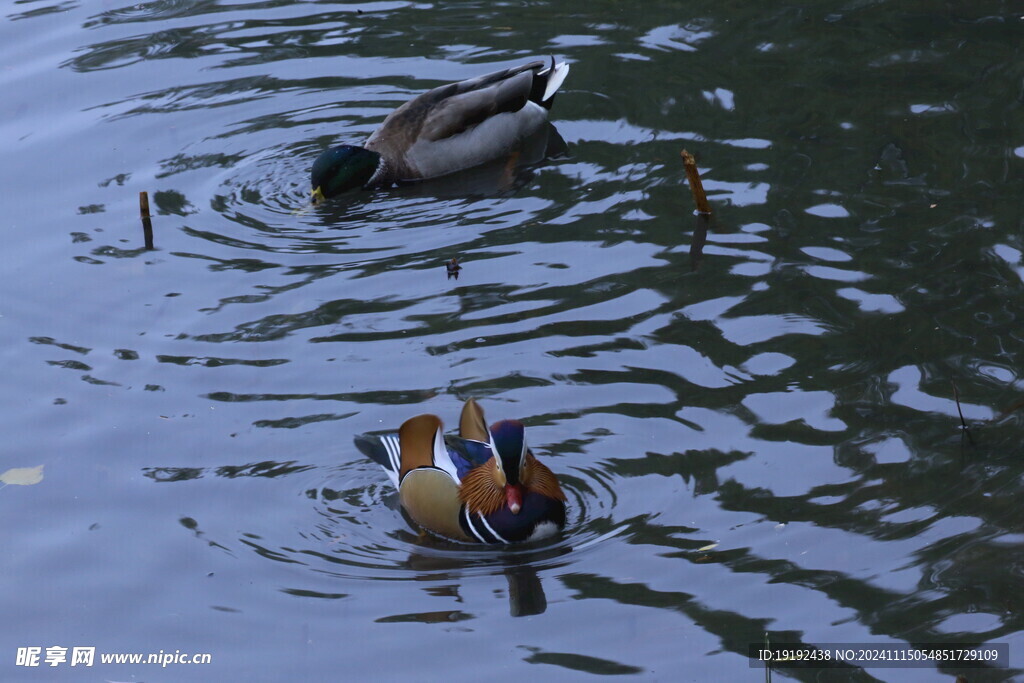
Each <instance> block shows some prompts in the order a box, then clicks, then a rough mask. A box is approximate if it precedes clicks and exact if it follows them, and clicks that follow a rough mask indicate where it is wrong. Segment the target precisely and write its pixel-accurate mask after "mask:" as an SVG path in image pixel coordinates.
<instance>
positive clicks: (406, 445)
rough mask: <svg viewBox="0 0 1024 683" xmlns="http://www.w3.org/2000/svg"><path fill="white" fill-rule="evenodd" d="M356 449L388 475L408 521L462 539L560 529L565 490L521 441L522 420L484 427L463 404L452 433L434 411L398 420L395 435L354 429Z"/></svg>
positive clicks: (501, 539)
mask: <svg viewBox="0 0 1024 683" xmlns="http://www.w3.org/2000/svg"><path fill="white" fill-rule="evenodd" d="M355 443H356V446H357V447H358V448H359V450H361V451H362V452H363V453H365V454H366V455H368V456H369V457H370V458H372V459H373V460H374V461H376V462H377V463H378V464H379V465H380V466H381V467H383V468H384V470H385V471H386V472H387V473H388V476H389V477H390V478H391V481H392V482H393V483H394V484H395V486H396V487H397V488H398V495H399V499H400V500H401V503H402V507H403V508H405V510H406V512H408V513H409V516H410V517H412V519H413V521H415V522H416V523H417V524H419V525H420V526H421V527H423V528H424V529H427V530H429V531H431V532H433V533H435V534H438V535H440V536H443V537H445V538H448V539H452V540H456V541H462V542H465V543H514V542H517V541H534V540H538V539H541V538H545V537H547V536H551V535H553V534H555V533H557V532H558V531H560V530H561V529H562V528H563V527H564V526H565V494H564V493H562V489H561V487H560V486H559V485H558V479H557V478H555V475H554V473H553V472H552V471H551V470H550V469H548V468H547V467H546V466H545V465H544V464H543V463H541V462H540V461H539V460H537V458H536V457H534V455H533V453H532V452H531V451H530V449H529V448H528V447H527V445H526V435H525V430H524V427H523V423H522V422H519V421H518V420H502V421H500V422H496V423H494V424H493V425H491V427H490V428H489V429H488V427H487V425H486V422H485V421H484V413H483V409H481V408H480V406H479V405H478V404H477V402H476V401H475V400H473V399H470V400H468V401H466V404H465V406H463V409H462V417H461V419H460V421H459V436H458V437H455V436H448V437H447V438H446V437H445V436H444V433H443V426H442V424H441V419H440V418H439V417H437V416H436V415H418V416H416V417H413V418H410V419H408V420H406V421H405V422H404V423H403V424H402V426H401V427H400V428H399V430H398V433H397V434H384V435H371V434H362V435H360V436H357V437H356V438H355Z"/></svg>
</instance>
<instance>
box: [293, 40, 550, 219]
mask: <svg viewBox="0 0 1024 683" xmlns="http://www.w3.org/2000/svg"><path fill="white" fill-rule="evenodd" d="M568 73H569V65H568V64H566V63H565V62H560V63H558V64H556V63H555V60H554V58H552V60H551V64H550V65H548V64H546V63H545V62H543V61H535V62H530V63H529V64H523V65H521V66H517V67H512V68H510V69H504V70H502V71H495V72H494V73H490V74H487V75H485V76H479V77H477V78H472V79H469V80H466V81H459V82H458V83H449V84H448V85H442V86H441V87H439V88H434V89H433V90H428V91H427V92H425V93H423V94H422V95H418V96H417V97H415V98H413V99H411V100H409V101H408V102H406V103H405V104H403V105H402V106H400V107H399V108H398V109H396V110H395V111H393V112H391V114H389V115H388V117H387V118H386V119H384V123H382V124H381V125H380V128H378V129H377V130H376V131H374V132H373V134H372V135H370V137H369V138H368V139H367V140H366V142H364V143H363V145H362V146H361V147H357V146H354V145H341V146H338V147H332V148H331V149H329V150H327V151H326V152H324V153H323V154H321V155H320V157H319V158H317V160H316V161H315V162H313V170H312V174H311V181H312V190H313V201H314V202H318V201H322V200H323V199H325V198H328V197H334V196H336V195H339V194H341V193H342V192H345V191H347V190H351V189H355V188H357V187H363V188H374V187H384V186H387V185H391V184H394V183H397V182H400V181H409V180H422V179H425V178H436V177H438V176H443V175H447V174H449V173H454V172H456V171H461V170H464V169H467V168H472V167H474V166H479V165H481V164H484V163H487V162H488V161H494V160H497V159H501V158H503V157H505V156H507V155H509V154H510V153H511V152H512V151H513V150H514V149H515V148H516V145H517V144H518V143H519V142H521V141H522V140H524V139H525V138H527V137H529V136H530V135H532V134H533V133H535V132H536V131H538V130H539V129H540V128H541V126H543V125H544V124H545V123H546V122H547V118H548V110H549V109H550V108H551V104H552V103H553V102H554V98H555V93H556V92H557V91H558V88H559V87H560V86H561V85H562V81H564V80H565V77H566V75H567V74H568Z"/></svg>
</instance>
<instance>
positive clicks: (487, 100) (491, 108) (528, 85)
mask: <svg viewBox="0 0 1024 683" xmlns="http://www.w3.org/2000/svg"><path fill="white" fill-rule="evenodd" d="M542 65H543V62H536V63H534V64H527V65H524V66H520V67H516V68H515V69H507V70H505V71H499V72H496V73H494V74H488V75H487V76H481V77H480V78H474V79H471V80H469V81H462V82H461V83H453V84H452V85H451V86H449V87H450V88H451V92H450V93H446V94H447V96H446V97H444V98H442V99H440V100H438V101H436V102H434V103H433V105H432V106H431V107H430V109H429V110H428V111H426V112H425V116H424V119H423V127H422V128H421V129H420V136H419V137H420V138H421V139H424V140H432V141H434V140H443V139H445V138H450V137H452V136H454V135H458V134H459V133H462V132H464V131H466V130H467V129H469V128H471V127H472V126H475V125H477V124H479V123H482V122H483V121H486V120H487V119H489V118H490V117H492V116H497V115H498V114H501V113H503V112H516V111H519V110H520V109H522V108H523V107H524V106H526V103H527V102H528V101H529V99H530V92H531V90H532V89H533V79H534V69H535V68H538V67H539V66H542Z"/></svg>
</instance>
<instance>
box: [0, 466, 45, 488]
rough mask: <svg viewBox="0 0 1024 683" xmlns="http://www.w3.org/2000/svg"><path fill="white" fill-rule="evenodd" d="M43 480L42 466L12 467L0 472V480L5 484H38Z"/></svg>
mask: <svg viewBox="0 0 1024 683" xmlns="http://www.w3.org/2000/svg"><path fill="white" fill-rule="evenodd" d="M42 480H43V466H42V465H39V466H38V467H12V468H11V469H9V470H7V471H6V472H4V473H3V474H0V482H3V483H5V484H17V485H18V486H28V485H29V484H38V483H39V482H41V481H42Z"/></svg>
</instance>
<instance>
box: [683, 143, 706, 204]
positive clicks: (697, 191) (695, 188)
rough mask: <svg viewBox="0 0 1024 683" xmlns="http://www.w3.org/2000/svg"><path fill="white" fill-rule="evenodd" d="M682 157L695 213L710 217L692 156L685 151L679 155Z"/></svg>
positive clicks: (698, 172) (702, 186) (698, 173)
mask: <svg viewBox="0 0 1024 683" xmlns="http://www.w3.org/2000/svg"><path fill="white" fill-rule="evenodd" d="M679 156H681V157H683V166H684V167H686V178H687V180H689V181H690V191H691V192H692V193H693V201H694V202H695V203H696V204H697V213H701V214H704V215H706V216H710V215H711V205H710V204H708V196H707V194H705V192H704V185H703V183H701V182H700V171H698V170H697V162H696V161H694V159H693V155H692V154H690V153H689V152H687V151H686V150H685V149H684V150H683V151H682V152H680V153H679Z"/></svg>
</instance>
